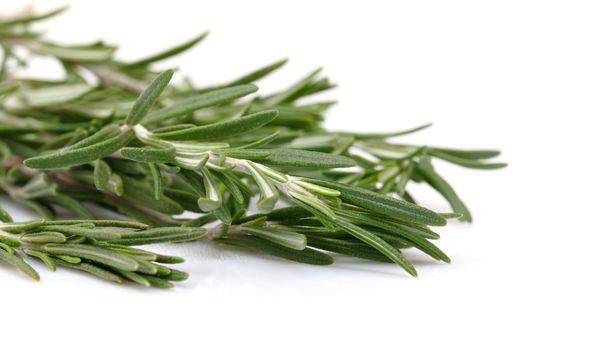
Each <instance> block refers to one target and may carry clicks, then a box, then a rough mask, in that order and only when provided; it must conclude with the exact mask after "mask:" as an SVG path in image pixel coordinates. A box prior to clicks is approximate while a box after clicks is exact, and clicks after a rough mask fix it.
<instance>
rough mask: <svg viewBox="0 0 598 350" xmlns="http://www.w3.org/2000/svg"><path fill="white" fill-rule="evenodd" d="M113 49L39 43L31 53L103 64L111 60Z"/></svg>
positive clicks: (100, 46) (108, 47)
mask: <svg viewBox="0 0 598 350" xmlns="http://www.w3.org/2000/svg"><path fill="white" fill-rule="evenodd" d="M115 50H116V48H115V47H111V46H105V45H95V44H91V45H75V46H65V45H56V44H50V43H40V44H38V45H35V46H34V47H32V51H34V52H36V53H39V54H41V55H49V56H55V57H56V58H59V59H61V60H65V61H72V62H77V63H81V62H87V63H95V62H104V61H108V60H110V59H111V58H112V56H113V54H114V51H115Z"/></svg>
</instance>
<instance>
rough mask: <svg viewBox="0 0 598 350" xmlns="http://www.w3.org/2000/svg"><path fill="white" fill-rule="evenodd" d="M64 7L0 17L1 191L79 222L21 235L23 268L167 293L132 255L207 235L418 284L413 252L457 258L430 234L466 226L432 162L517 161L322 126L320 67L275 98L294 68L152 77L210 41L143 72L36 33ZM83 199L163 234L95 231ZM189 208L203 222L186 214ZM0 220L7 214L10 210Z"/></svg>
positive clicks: (144, 64) (143, 65) (97, 50)
mask: <svg viewBox="0 0 598 350" xmlns="http://www.w3.org/2000/svg"><path fill="white" fill-rule="evenodd" d="M58 12H59V11H56V12H52V13H49V14H47V15H26V16H22V17H19V18H13V19H7V20H0V47H2V50H3V61H2V67H3V69H2V74H1V75H0V77H1V80H3V81H2V82H0V136H2V139H1V140H0V189H1V190H2V191H3V192H5V193H6V194H8V195H9V196H10V197H11V198H12V199H13V200H15V201H16V202H19V203H21V204H23V205H26V206H28V207H30V208H32V209H33V210H35V211H36V212H37V213H38V214H39V215H40V216H41V217H42V218H44V219H45V220H55V219H56V209H57V208H62V209H66V210H67V211H68V212H70V213H71V214H72V215H74V216H76V217H78V218H80V219H81V220H83V221H77V222H76V223H75V222H71V223H64V222H61V221H58V224H56V221H47V222H46V223H44V224H43V225H42V224H40V226H39V227H41V229H39V230H37V229H27V230H25V231H22V232H19V233H20V234H21V236H19V237H21V238H19V239H17V240H18V242H19V244H20V245H19V246H18V247H19V248H18V249H21V250H20V251H18V249H14V248H11V247H9V249H8V250H6V249H5V250H4V252H3V253H2V254H4V255H3V256H5V257H7V258H6V259H3V260H4V261H6V262H8V263H10V264H12V265H16V266H20V267H21V268H22V270H24V271H29V270H28V268H27V267H26V266H27V265H23V263H24V262H22V259H21V260H19V258H18V254H23V253H26V251H25V250H27V249H29V250H30V251H35V252H36V253H35V254H37V256H36V255H33V256H36V257H38V258H40V256H44V255H40V254H45V255H47V256H49V257H50V260H49V261H53V260H52V259H54V260H56V258H55V256H57V255H60V256H71V258H73V257H74V258H78V259H81V262H80V263H74V260H73V259H71V261H70V262H69V261H65V260H64V259H62V260H60V264H62V265H64V264H65V262H66V263H70V264H72V265H77V264H79V265H77V266H78V267H80V264H81V263H85V264H86V265H85V266H88V265H90V266H95V268H102V269H104V270H106V271H109V272H110V273H117V274H118V275H119V276H120V277H121V278H125V279H129V280H133V281H135V282H138V283H142V284H150V285H160V284H162V285H168V284H167V283H166V282H164V280H167V279H168V278H167V276H168V274H167V273H165V271H166V270H164V269H165V268H163V267H156V268H155V269H154V268H152V267H151V266H149V265H148V264H146V263H145V262H143V263H141V264H139V266H137V269H134V270H132V271H131V270H130V269H132V268H133V264H131V263H130V262H131V259H134V258H131V257H129V256H128V255H135V254H134V253H132V252H133V250H130V249H132V248H124V247H123V246H125V245H140V244H149V243H156V242H173V241H180V240H192V239H198V238H200V237H201V238H202V239H204V240H214V241H217V242H220V243H222V244H225V245H232V246H237V247H244V248H249V249H252V250H256V251H259V252H262V253H265V254H271V255H275V256H279V257H283V258H287V259H290V260H294V261H299V262H303V263H311V264H330V263H332V262H333V255H332V254H329V253H334V254H344V255H349V256H354V257H358V258H362V259H369V260H375V261H383V262H394V263H396V264H398V265H399V266H401V267H402V268H403V269H404V270H405V271H406V272H408V273H409V274H411V275H416V274H417V273H416V270H415V268H414V266H413V265H412V264H411V263H410V262H409V261H408V260H407V259H406V258H405V257H404V256H403V254H402V250H404V249H408V248H415V249H418V250H420V251H422V252H423V253H425V254H427V255H429V256H430V257H432V258H433V259H436V260H439V261H443V262H450V259H449V258H448V257H447V256H446V255H445V254H444V253H443V252H442V251H441V250H440V249H439V248H437V247H436V245H434V244H433V243H432V242H431V241H433V240H437V239H438V238H439V235H438V234H437V233H436V232H435V231H433V230H432V229H430V227H431V226H443V225H445V224H446V222H447V219H450V218H459V219H460V220H462V221H471V214H470V212H469V210H468V209H467V207H466V206H465V204H464V203H463V201H462V200H461V199H460V198H459V197H458V196H457V194H456V192H455V190H454V189H453V188H452V187H451V185H449V183H448V182H447V181H446V179H444V178H443V177H442V176H441V175H439V174H438V173H437V171H436V170H435V169H434V167H433V166H432V160H433V159H440V160H443V161H447V162H450V163H453V164H456V165H460V166H463V167H467V168H474V169H497V168H501V167H504V166H505V165H506V164H504V163H491V162H489V161H488V159H491V158H494V157H496V156H498V155H499V152H498V151H493V150H455V149H448V148H439V147H430V146H426V145H411V144H404V143H396V142H395V141H394V140H395V138H397V137H401V136H404V135H407V134H410V133H413V132H416V131H420V130H422V129H425V128H426V127H428V126H429V125H424V126H421V127H416V128H412V129H409V130H404V131H398V132H393V133H381V134H363V133H350V132H336V131H329V130H326V129H325V128H323V126H322V121H323V119H324V117H323V116H324V114H325V112H326V111H327V109H328V108H329V107H330V106H331V105H332V104H333V103H334V102H331V101H323V102H315V103H305V102H302V101H303V98H304V97H307V96H311V95H314V94H317V93H319V92H321V91H324V90H328V89H331V88H333V87H334V85H333V84H332V83H331V82H330V81H329V80H328V79H327V78H325V77H322V76H321V69H317V70H315V71H313V72H311V73H309V74H308V75H306V76H305V77H304V78H301V79H299V80H298V81H297V82H296V83H295V84H293V85H291V86H290V87H288V88H287V89H284V90H282V91H278V92H275V93H272V94H267V95H262V94H259V93H258V88H257V86H255V85H253V83H255V82H256V81H258V80H259V79H261V78H264V77H266V76H268V75H270V74H271V73H273V72H275V71H276V70H278V69H279V68H281V67H282V66H283V65H284V64H285V63H286V62H287V61H286V60H280V61H277V62H274V63H272V64H269V65H266V66H264V67H262V68H259V69H257V70H255V71H253V72H249V73H247V74H246V75H244V76H242V77H240V78H237V79H230V80H229V82H226V83H223V84H218V85H216V86H207V87H197V86H195V85H194V84H193V83H192V82H191V80H190V79H183V81H182V82H180V83H176V84H171V83H170V80H171V79H172V77H173V74H174V72H173V71H172V70H166V71H163V72H156V71H154V70H153V69H152V65H153V64H154V63H155V62H158V61H161V60H164V59H166V58H169V57H172V56H174V55H176V54H179V53H181V52H184V51H185V50H187V49H190V48H192V47H193V46H194V45H196V44H198V43H199V42H201V41H202V40H203V39H204V38H205V34H201V35H199V36H197V37H195V38H192V39H191V40H189V41H187V42H185V43H183V44H181V45H179V46H176V47H173V48H170V49H167V50H165V51H163V52H159V53H157V54H154V55H150V56H148V57H147V58H143V59H139V60H136V61H133V62H121V61H118V60H116V59H115V57H114V52H115V47H114V46H111V45H108V44H105V43H102V42H100V43H93V44H89V45H76V46H72V45H68V46H67V45H60V44H57V43H49V42H47V41H46V40H45V39H44V38H43V35H41V33H38V32H36V31H35V30H34V29H33V28H32V25H31V24H33V23H35V22H37V21H39V20H42V19H45V18H48V17H50V16H51V15H54V14H56V13H58ZM17 47H18V48H20V49H21V50H14V49H15V48H17ZM22 50H26V51H28V52H29V53H31V54H34V55H43V56H49V57H53V58H54V59H56V60H57V61H58V62H60V63H61V64H62V66H63V67H64V74H65V78H64V79H63V80H60V81H50V80H46V79H43V78H38V79H21V78H18V74H17V73H18V70H19V68H18V66H19V65H23V64H27V61H26V60H24V59H23V57H20V56H19V54H17V52H20V51H22ZM84 73H85V74H84ZM89 74H91V75H92V76H93V77H94V78H95V79H89V78H88V76H89ZM96 79H97V81H99V83H97V82H96V81H95V80H96ZM411 182H425V183H427V184H429V185H430V186H432V188H434V189H435V190H437V191H438V192H439V193H440V194H441V195H442V196H444V197H445V198H446V199H447V201H448V202H449V204H450V205H451V207H452V210H453V211H454V212H453V213H445V214H439V213H436V212H434V211H432V210H429V209H427V208H424V207H421V206H419V205H417V204H416V203H415V200H414V198H413V197H412V195H411V194H410V192H408V187H409V184H410V183H411ZM86 203H93V204H95V205H100V206H102V207H104V208H107V209H108V210H110V211H113V212H116V213H121V214H125V215H127V216H129V217H131V218H134V219H135V220H138V221H139V222H141V223H144V224H146V225H149V226H151V227H153V228H149V229H141V230H133V231H131V230H130V229H123V230H116V231H114V230H105V229H96V228H95V227H93V225H96V224H95V222H97V221H89V220H95V219H96V218H95V215H94V213H93V212H92V211H91V210H89V208H88V207H87V206H86ZM254 203H255V207H256V208H257V210H255V209H254V206H253V204H254ZM277 206H278V207H281V206H282V207H283V208H278V209H275V208H276V207H277ZM183 212H190V213H195V218H193V219H181V218H180V217H179V214H182V213H183ZM0 219H3V220H4V221H9V219H10V217H9V216H8V214H7V213H6V212H4V211H2V210H1V209H0ZM48 222H50V223H48ZM51 223H54V224H51ZM5 225H9V224H5ZM57 227H58V228H59V229H57ZM203 227H209V229H207V230H206V229H204V228H203ZM0 228H1V226H0ZM50 229H52V230H50ZM6 232H9V233H11V234H12V232H10V230H8V231H6ZM111 233H116V234H115V235H114V236H110V235H111ZM204 234H205V235H204ZM44 235H46V236H44ZM5 236H7V237H8V236H11V235H8V234H7V235H5ZM37 236H41V237H42V238H41V239H42V240H43V239H44V237H45V238H46V239H52V238H54V239H59V237H62V236H64V237H65V240H66V241H65V242H57V243H54V242H46V243H43V244H41V246H43V247H44V248H43V249H42V248H40V247H38V246H35V247H33V248H31V246H30V245H31V244H39V243H31V242H26V241H27V239H29V240H31V239H36V237H37ZM117 236H118V237H117ZM22 237H29V238H26V239H25V241H23V240H22ZM57 237H58V238H57ZM108 238H112V239H108ZM69 240H71V241H72V240H75V241H76V243H71V242H70V241H69ZM77 244H78V246H75V247H73V245H77ZM20 247H24V248H20ZM98 250H101V251H102V252H104V251H106V250H110V251H111V253H110V254H111V255H110V256H113V257H116V256H118V259H117V258H115V259H117V260H114V261H112V265H111V263H110V261H107V260H103V259H104V258H105V257H104V255H102V256H101V259H102V260H98V259H100V257H98V254H96V255H94V254H93V253H94V252H96V253H97V252H98ZM135 252H138V251H137V250H135ZM139 254H140V255H143V254H146V253H139ZM147 254H148V255H149V254H151V253H147ZM123 257H124V258H123ZM7 259H8V260H7ZM40 259H42V258H40ZM94 259H95V260H94ZM156 259H157V258H156ZM42 260H43V259H42ZM46 260H47V259H46ZM67 260H68V259H67ZM75 260H76V259H75ZM137 260H139V259H137ZM144 261H145V260H144ZM17 262H18V264H17ZM127 262H128V263H127ZM54 263H55V264H58V263H56V262H54ZM127 264H128V265H127ZM152 266H153V265H152ZM71 267H73V268H77V267H75V266H71ZM115 269H116V270H115ZM138 269H142V270H138ZM154 270H156V272H155V273H153V274H152V273H148V271H154ZM160 271H162V272H160ZM29 272H30V271H29ZM156 275H159V276H158V277H156ZM175 275H177V276H182V273H179V272H176V273H175ZM144 281H145V282H144Z"/></svg>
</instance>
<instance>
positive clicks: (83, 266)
mask: <svg viewBox="0 0 598 350" xmlns="http://www.w3.org/2000/svg"><path fill="white" fill-rule="evenodd" d="M51 259H52V258H51ZM52 261H53V262H54V264H56V265H58V266H63V267H68V268H71V269H74V270H79V271H83V272H87V273H89V274H92V275H94V276H96V277H99V278H102V279H104V280H106V281H110V282H114V283H122V282H123V281H122V278H120V277H118V276H117V275H115V274H114V273H112V272H110V271H108V270H106V269H103V268H101V267H98V266H95V265H92V264H88V263H84V262H81V263H71V262H68V261H64V260H62V259H52Z"/></svg>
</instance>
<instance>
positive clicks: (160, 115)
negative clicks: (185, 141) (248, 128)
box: [143, 85, 257, 125]
mask: <svg viewBox="0 0 598 350" xmlns="http://www.w3.org/2000/svg"><path fill="white" fill-rule="evenodd" d="M256 91H257V87H256V86H255V85H237V86H231V87H225V88H222V89H218V90H213V91H210V92H206V93H201V94H199V95H196V96H192V97H189V98H187V99H185V100H183V101H180V102H177V103H175V104H173V105H172V106H170V107H166V108H163V109H160V110H158V111H156V112H152V113H150V114H148V115H147V116H146V117H145V118H144V120H143V124H144V125H149V124H157V123H161V122H164V121H165V120H168V119H170V118H176V117H181V116H184V115H187V114H189V113H191V112H195V111H196V110H198V109H202V108H206V107H211V106H215V105H219V104H223V103H227V102H231V101H234V100H236V99H238V98H241V97H243V96H246V95H249V94H251V93H254V92H256Z"/></svg>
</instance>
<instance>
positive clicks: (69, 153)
mask: <svg viewBox="0 0 598 350" xmlns="http://www.w3.org/2000/svg"><path fill="white" fill-rule="evenodd" d="M132 136H133V134H132V131H131V130H126V131H123V132H121V133H120V134H119V135H117V136H114V137H111V138H109V139H107V140H105V141H102V142H99V143H96V144H92V145H90V146H86V147H82V148H77V149H73V150H68V149H67V150H64V151H61V152H55V153H51V154H47V155H41V156H37V157H32V158H29V159H26V160H25V161H24V162H23V163H24V164H25V165H26V166H28V167H30V168H33V169H58V168H66V167H71V166H75V165H81V164H86V163H90V162H93V161H94V160H97V159H101V158H104V157H107V156H109V155H111V154H112V153H114V152H116V151H118V150H119V149H121V148H122V147H123V146H125V145H126V144H127V143H129V141H131V138H132Z"/></svg>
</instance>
